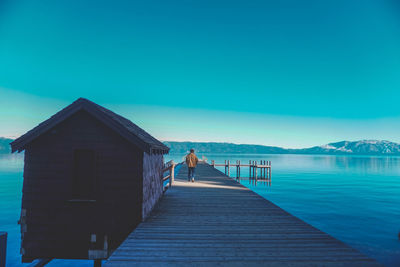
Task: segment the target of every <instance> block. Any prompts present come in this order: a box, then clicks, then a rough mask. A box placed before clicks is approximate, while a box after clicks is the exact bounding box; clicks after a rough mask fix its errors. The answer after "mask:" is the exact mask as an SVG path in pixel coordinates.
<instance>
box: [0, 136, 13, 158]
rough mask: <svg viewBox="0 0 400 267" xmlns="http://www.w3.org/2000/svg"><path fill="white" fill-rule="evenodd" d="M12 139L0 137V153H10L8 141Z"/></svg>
mask: <svg viewBox="0 0 400 267" xmlns="http://www.w3.org/2000/svg"><path fill="white" fill-rule="evenodd" d="M12 141H13V139H9V138H4V137H0V154H7V153H11V147H10V143H11V142H12Z"/></svg>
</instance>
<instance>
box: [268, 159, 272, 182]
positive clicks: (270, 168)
mask: <svg viewBox="0 0 400 267" xmlns="http://www.w3.org/2000/svg"><path fill="white" fill-rule="evenodd" d="M271 170H272V167H271V161H270V162H269V179H271Z"/></svg>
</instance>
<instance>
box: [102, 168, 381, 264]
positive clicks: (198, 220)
mask: <svg viewBox="0 0 400 267" xmlns="http://www.w3.org/2000/svg"><path fill="white" fill-rule="evenodd" d="M186 176H187V167H186V165H184V166H182V169H181V170H180V172H179V175H177V177H176V179H175V183H174V186H173V187H172V188H171V190H168V191H167V192H166V194H165V195H164V197H163V198H162V200H161V201H160V202H159V204H158V206H157V207H156V208H155V209H154V210H153V212H152V213H151V214H150V216H149V217H148V219H147V220H146V221H145V222H143V223H141V224H140V225H139V226H138V227H137V228H136V230H135V231H133V232H132V233H131V234H130V235H129V236H128V238H127V239H126V240H125V241H124V242H123V243H122V244H121V246H120V247H119V248H118V249H117V250H116V251H115V252H114V253H113V254H112V256H111V257H110V258H109V260H108V261H107V262H106V263H105V264H104V266H133V265H143V266H152V265H156V266H159V265H161V266H176V265H180V266H186V265H203V266H210V265H225V266H244V265H246V266H266V265H268V266H380V265H379V264H378V263H377V262H375V261H374V260H372V259H370V258H368V257H367V256H365V255H363V254H361V253H360V252H358V251H357V250H355V249H353V248H351V247H349V246H347V245H346V244H344V243H342V242H340V241H339V240H337V239H335V238H333V237H331V236H330V235H328V234H326V233H324V232H322V231H320V230H318V229H316V228H314V227H313V226H311V225H309V224H307V223H305V222H303V221H302V220H300V219H298V218H296V217H294V216H293V215H291V214H289V213H287V212H286V211H284V210H282V209H281V208H279V207H278V206H276V205H274V204H273V203H271V202H270V201H267V200H265V199H264V198H262V197H260V196H259V195H257V194H256V193H254V192H252V191H251V190H249V189H247V188H246V187H244V186H242V185H241V184H239V183H238V182H236V181H234V180H232V179H230V178H228V177H227V176H225V175H224V174H222V173H221V172H219V171H218V170H216V169H214V168H213V167H211V166H210V165H207V164H200V165H198V167H197V170H196V182H195V183H191V182H187V181H186Z"/></svg>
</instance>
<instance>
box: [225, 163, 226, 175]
mask: <svg viewBox="0 0 400 267" xmlns="http://www.w3.org/2000/svg"><path fill="white" fill-rule="evenodd" d="M225 175H226V160H225Z"/></svg>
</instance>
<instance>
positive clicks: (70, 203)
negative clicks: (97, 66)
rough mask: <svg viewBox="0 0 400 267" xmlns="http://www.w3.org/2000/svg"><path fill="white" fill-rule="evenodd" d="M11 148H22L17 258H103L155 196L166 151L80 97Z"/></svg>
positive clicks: (147, 209)
mask: <svg viewBox="0 0 400 267" xmlns="http://www.w3.org/2000/svg"><path fill="white" fill-rule="evenodd" d="M11 148H12V152H15V151H18V152H21V151H23V150H25V166H24V183H23V196H22V209H21V218H20V221H19V223H20V224H21V239H22V243H21V254H22V262H31V261H32V260H34V259H41V258H61V259H105V258H107V257H108V256H109V255H110V253H111V252H112V251H113V250H114V249H115V248H117V247H118V245H119V244H120V243H121V242H122V241H123V240H124V239H125V238H126V236H127V235H128V234H129V233H130V232H131V231H132V230H133V229H134V228H135V227H136V226H137V225H138V224H139V223H140V222H141V221H142V220H143V219H145V218H146V216H148V215H149V213H150V211H151V210H152V208H153V207H154V205H155V204H156V202H157V201H158V200H159V198H160V197H161V196H162V192H163V185H162V178H161V176H162V173H161V172H162V168H163V155H164V154H166V153H168V150H169V148H168V147H166V146H165V145H164V144H163V143H161V142H160V141H158V140H157V139H155V138H154V137H152V136H151V135H150V134H148V133H147V132H145V131H144V130H143V129H141V128H139V127H138V126H137V125H135V124H134V123H132V122H131V121H130V120H128V119H126V118H124V117H122V116H120V115H118V114H116V113H114V112H112V111H110V110H108V109H106V108H104V107H102V106H99V105H97V104H95V103H93V102H91V101H89V100H87V99H84V98H79V99H78V100H76V101H75V102H73V103H72V104H71V105H69V106H67V107H66V108H64V109H63V110H61V111H59V112H58V113H56V114H55V115H53V116H52V117H51V118H49V119H48V120H46V121H44V122H42V123H40V124H39V125H38V126H37V127H35V128H33V129H32V130H30V131H29V132H27V133H26V134H24V135H22V136H21V137H19V138H18V139H16V140H15V141H14V142H12V143H11Z"/></svg>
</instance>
